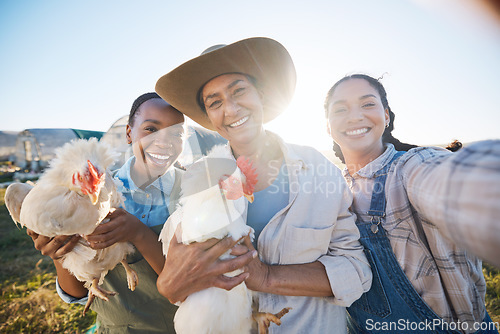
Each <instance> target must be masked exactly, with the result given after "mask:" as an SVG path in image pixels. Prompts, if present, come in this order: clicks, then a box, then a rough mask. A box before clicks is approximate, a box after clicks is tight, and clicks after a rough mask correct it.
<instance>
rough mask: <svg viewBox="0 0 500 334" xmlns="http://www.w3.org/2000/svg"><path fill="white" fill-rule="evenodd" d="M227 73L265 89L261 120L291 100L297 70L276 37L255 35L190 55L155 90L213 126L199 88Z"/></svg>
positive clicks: (270, 115) (191, 114) (277, 113)
mask: <svg viewBox="0 0 500 334" xmlns="http://www.w3.org/2000/svg"><path fill="white" fill-rule="evenodd" d="M227 73H242V74H248V75H250V76H252V77H254V78H255V79H256V80H257V85H258V87H259V88H260V89H261V90H262V92H263V93H264V96H263V105H264V119H263V121H264V123H265V122H269V121H270V120H272V119H274V118H275V117H276V116H278V115H279V114H280V113H281V112H282V111H283V110H284V109H285V108H286V107H287V106H288V104H289V103H290V100H291V99H292V96H293V93H294V91H295V82H296V73H295V67H294V65H293V61H292V58H291V57H290V54H289V53H288V51H287V50H286V49H285V48H284V47H283V45H281V44H280V43H278V42H277V41H275V40H273V39H270V38H264V37H254V38H249V39H245V40H241V41H238V42H236V43H233V44H229V45H226V46H223V47H220V48H216V49H215V50H212V51H210V52H208V53H204V54H202V55H200V56H198V57H196V58H194V59H191V60H189V61H187V62H185V63H184V64H182V65H180V66H179V67H177V68H175V69H174V70H172V71H170V72H169V73H167V74H165V75H164V76H162V77H161V78H160V79H159V80H158V82H157V83H156V87H155V90H156V92H157V93H158V95H160V96H161V97H162V98H163V99H164V100H165V101H167V102H168V103H170V104H171V105H172V106H173V107H174V108H176V109H177V110H179V111H180V112H182V113H183V114H185V115H186V116H188V117H189V118H191V119H192V120H194V121H195V122H196V123H198V124H200V125H201V126H203V127H205V128H207V129H210V130H214V127H213V125H212V122H210V119H209V118H208V116H207V114H206V112H205V111H203V110H202V109H201V107H200V105H199V104H198V94H199V93H200V90H201V88H202V87H203V86H204V85H205V84H206V83H207V82H208V81H210V80H211V79H213V78H215V77H217V76H219V75H222V74H227Z"/></svg>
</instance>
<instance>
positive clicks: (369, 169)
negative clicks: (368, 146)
mask: <svg viewBox="0 0 500 334" xmlns="http://www.w3.org/2000/svg"><path fill="white" fill-rule="evenodd" d="M385 147H386V149H385V151H384V153H382V154H381V155H380V156H378V157H377V159H375V160H373V161H372V162H370V163H369V164H368V165H366V166H365V167H363V168H361V169H360V170H359V171H357V172H356V173H355V174H354V175H353V176H351V175H350V174H349V171H348V170H347V167H344V170H343V171H342V174H343V175H344V178H356V177H363V178H372V177H374V175H375V173H376V172H378V171H379V170H381V169H382V168H384V167H385V166H386V165H387V164H388V163H390V162H391V160H392V157H393V156H394V154H396V149H395V148H394V145H392V144H390V143H387V144H385Z"/></svg>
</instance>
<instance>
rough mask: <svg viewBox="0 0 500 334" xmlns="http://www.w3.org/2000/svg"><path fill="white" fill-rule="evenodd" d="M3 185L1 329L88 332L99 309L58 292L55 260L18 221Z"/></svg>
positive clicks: (0, 208) (0, 197) (0, 202)
mask: <svg viewBox="0 0 500 334" xmlns="http://www.w3.org/2000/svg"><path fill="white" fill-rule="evenodd" d="M4 194H5V189H0V258H1V259H2V261H1V263H2V270H1V271H0V333H16V334H17V333H85V332H86V330H87V329H88V328H89V327H91V325H92V324H93V323H94V322H95V316H96V315H95V313H94V312H92V311H89V312H88V313H87V314H86V315H85V316H82V312H83V306H82V305H77V304H71V305H70V304H66V303H64V302H63V301H61V299H60V298H59V296H58V295H57V293H56V288H55V282H56V273H55V268H54V265H53V263H52V260H51V259H50V258H48V257H46V256H43V255H41V254H40V252H38V251H37V250H36V249H35V248H34V246H33V242H32V240H31V238H30V237H29V236H28V235H27V234H26V231H25V229H21V228H19V227H17V226H16V225H15V223H14V222H13V221H12V219H11V218H10V215H9V213H8V211H7V208H6V207H5V205H4V201H3V198H4Z"/></svg>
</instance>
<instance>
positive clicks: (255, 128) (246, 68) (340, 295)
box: [156, 38, 372, 333]
mask: <svg viewBox="0 0 500 334" xmlns="http://www.w3.org/2000/svg"><path fill="white" fill-rule="evenodd" d="M294 89H295V68H294V65H293V62H292V59H291V57H290V55H289V54H288V52H287V50H286V49H285V48H284V47H283V46H282V45H281V44H280V43H278V42H276V41H274V40H272V39H268V38H250V39H246V40H242V41H239V42H236V43H233V44H230V45H227V46H226V45H217V46H214V47H212V48H210V49H208V50H206V51H205V52H204V53H203V54H202V55H200V56H199V57H196V58H194V59H192V60H190V61H188V62H186V63H184V64H182V65H180V66H179V67H177V68H176V69H174V70H173V71H171V72H170V73H168V74H166V75H165V76H163V77H161V78H160V79H159V80H158V82H157V84H156V91H157V92H158V94H159V95H160V96H161V97H162V98H163V99H165V100H166V101H168V102H169V103H170V104H171V105H172V106H174V107H175V108H176V109H178V110H180V111H181V112H182V113H184V114H185V115H186V116H188V117H190V118H191V119H193V120H194V121H195V122H197V123H198V124H200V125H202V126H204V127H205V128H207V129H210V130H215V131H217V132H218V133H219V134H220V135H222V136H223V137H224V138H226V139H227V140H228V141H229V144H228V149H229V150H231V152H232V155H233V156H234V158H238V157H239V156H245V157H247V158H250V160H251V161H252V162H253V166H254V167H255V168H256V171H257V174H258V183H257V185H256V187H255V192H254V196H255V201H254V202H253V203H252V204H249V205H248V210H247V224H248V225H250V226H251V227H253V228H254V229H255V232H256V233H255V235H256V245H257V249H258V253H259V256H258V257H256V253H255V251H254V250H253V248H254V247H253V245H252V243H251V242H250V241H249V240H246V241H245V244H246V246H247V247H248V249H250V251H248V252H247V249H246V248H245V250H242V248H243V247H242V246H239V248H237V249H236V250H234V251H233V253H237V254H242V253H244V254H242V255H241V256H239V257H236V258H235V259H233V260H230V261H229V262H221V261H219V260H217V258H218V256H219V255H221V254H222V253H223V252H225V251H226V250H227V249H230V247H231V246H232V245H234V243H232V242H231V241H230V240H229V241H228V240H223V241H221V242H218V240H209V241H207V242H205V243H198V244H196V243H195V244H190V245H183V244H180V243H178V242H177V240H175V238H174V239H173V240H172V241H171V243H170V250H169V256H168V257H167V259H166V263H165V266H164V270H163V271H162V273H161V275H160V277H159V279H158V282H157V284H158V288H159V291H160V293H162V294H163V295H165V296H166V297H167V298H169V299H170V301H171V302H179V301H183V300H184V299H185V298H186V297H187V296H188V295H190V294H191V293H194V292H196V291H199V290H202V289H205V288H208V287H210V286H217V287H221V288H225V289H231V288H232V287H234V286H236V285H238V284H239V283H241V282H242V281H243V280H245V282H246V284H247V286H248V288H250V289H252V290H254V291H259V292H260V293H259V310H260V311H264V312H270V313H276V312H279V311H280V310H281V309H283V308H284V307H292V311H290V314H289V315H287V317H286V318H283V323H282V325H281V327H277V326H271V328H270V331H271V332H273V333H275V332H283V333H345V332H346V320H345V314H346V313H345V307H346V306H349V305H350V304H351V303H353V302H354V301H355V300H356V299H358V298H359V297H360V296H361V294H362V293H363V292H365V291H367V290H368V289H369V288H370V284H371V277H372V276H371V271H370V268H369V266H368V264H367V263H368V262H367V259H366V257H365V256H364V253H363V248H362V246H361V245H360V243H359V240H358V239H359V232H358V230H357V228H356V226H355V222H354V219H355V218H354V216H353V215H352V214H351V213H350V212H349V211H348V209H349V207H350V205H351V202H352V196H351V194H350V192H349V189H348V187H347V184H346V183H345V181H344V180H343V177H342V175H341V173H340V171H339V170H338V169H337V168H336V167H335V166H334V165H333V164H332V163H330V162H329V161H328V160H327V159H326V158H324V157H323V155H322V154H321V153H319V152H318V151H316V150H314V149H312V148H309V147H304V146H298V145H291V144H287V143H285V142H283V140H282V139H281V138H280V137H278V136H277V135H276V134H273V133H271V132H269V131H266V130H264V128H263V124H264V123H266V122H268V121H270V120H272V119H274V118H275V117H277V116H278V115H279V114H280V113H281V112H282V111H283V110H284V108H285V107H286V106H287V105H288V103H289V101H290V100H291V98H292V95H293V92H294ZM247 239H248V238H247ZM214 245H215V246H214ZM212 246H213V247H212ZM174 254H177V256H175V255H174ZM170 255H172V256H170ZM252 257H255V258H253V259H251V258H252ZM249 261H250V262H249ZM247 262H249V263H248V264H247ZM243 266H244V269H245V272H244V273H242V274H240V275H239V276H237V277H235V278H229V277H225V276H223V275H222V274H223V273H225V272H229V271H233V270H235V269H237V268H241V267H243Z"/></svg>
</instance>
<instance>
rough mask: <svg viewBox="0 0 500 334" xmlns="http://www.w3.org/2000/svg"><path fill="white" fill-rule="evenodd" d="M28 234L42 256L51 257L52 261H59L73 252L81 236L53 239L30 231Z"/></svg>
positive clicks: (27, 231)
mask: <svg viewBox="0 0 500 334" xmlns="http://www.w3.org/2000/svg"><path fill="white" fill-rule="evenodd" d="M26 233H27V234H28V235H29V236H30V237H31V239H32V240H33V243H34V244H35V248H36V249H37V250H39V251H40V253H42V255H45V256H49V257H50V258H51V259H52V260H54V261H57V260H59V259H60V258H61V257H63V256H64V255H66V254H68V253H69V252H71V251H72V250H73V248H74V247H75V245H76V244H77V243H78V240H80V238H81V237H80V236H79V235H77V234H75V235H58V236H56V237H53V238H49V237H46V236H44V235H40V234H38V233H36V232H34V231H32V230H30V229H26Z"/></svg>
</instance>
